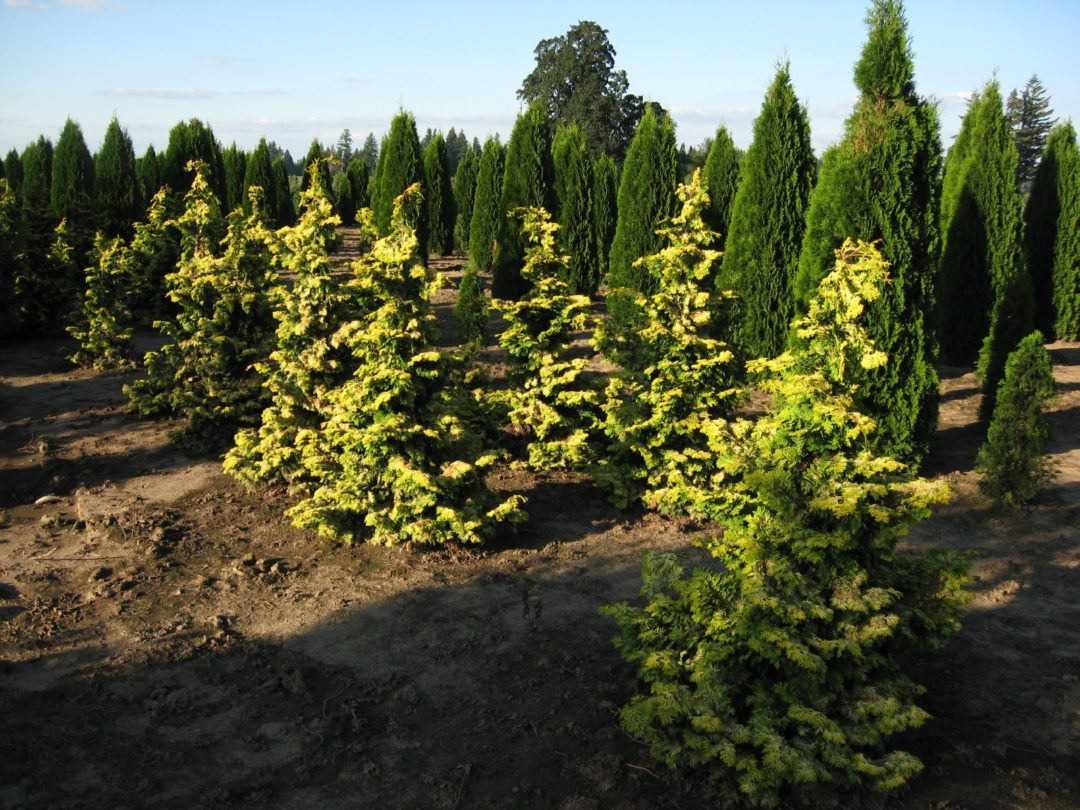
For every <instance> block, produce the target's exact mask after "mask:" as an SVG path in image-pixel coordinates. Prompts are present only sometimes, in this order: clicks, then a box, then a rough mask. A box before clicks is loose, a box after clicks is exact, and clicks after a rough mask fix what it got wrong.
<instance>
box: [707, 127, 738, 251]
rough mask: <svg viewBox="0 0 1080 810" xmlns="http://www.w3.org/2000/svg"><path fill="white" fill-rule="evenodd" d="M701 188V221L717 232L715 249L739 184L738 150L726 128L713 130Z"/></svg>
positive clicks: (728, 222) (724, 233) (725, 231)
mask: <svg viewBox="0 0 1080 810" xmlns="http://www.w3.org/2000/svg"><path fill="white" fill-rule="evenodd" d="M702 179H703V180H704V182H705V190H706V191H707V192H708V193H709V207H708V208H707V209H706V211H705V224H706V225H708V226H709V228H711V229H712V230H714V231H716V232H717V233H718V234H720V239H719V241H718V242H717V244H716V247H717V249H720V248H722V247H723V245H724V239H726V238H727V234H728V230H729V229H730V226H731V206H732V204H733V203H734V202H735V192H736V191H737V190H738V187H739V152H738V150H737V149H736V148H735V141H733V140H732V139H731V133H729V132H728V131H727V128H726V127H723V126H720V127H717V129H716V135H715V136H714V137H713V141H712V144H711V145H710V146H709V154H708V155H706V157H705V166H704V168H703V170H702Z"/></svg>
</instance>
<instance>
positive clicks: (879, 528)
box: [606, 241, 967, 807]
mask: <svg viewBox="0 0 1080 810" xmlns="http://www.w3.org/2000/svg"><path fill="white" fill-rule="evenodd" d="M884 283H885V264H884V262H883V261H882V259H881V256H880V254H879V253H878V252H877V250H876V249H875V248H874V247H873V246H871V245H868V244H866V243H862V242H860V243H858V244H853V243H851V242H850V241H848V242H846V243H845V245H844V247H843V248H841V249H840V250H839V251H837V261H836V264H835V266H834V269H833V271H832V273H831V274H829V275H828V276H827V277H826V278H825V279H824V280H823V281H822V283H821V286H820V287H819V291H818V294H817V296H816V297H815V298H814V299H813V300H812V302H811V304H810V309H809V312H808V314H807V315H806V317H805V318H802V319H799V320H797V321H795V323H794V324H793V328H794V329H795V330H796V331H797V332H798V335H799V337H800V341H799V342H798V343H797V344H796V348H794V349H792V351H790V352H787V353H785V354H782V355H780V356H779V357H777V358H775V359H772V360H760V361H755V362H754V363H752V364H750V365H751V368H750V371H751V373H752V374H754V375H757V376H758V377H759V380H758V383H757V385H758V387H759V388H760V389H761V390H763V391H764V392H765V394H766V395H767V398H768V402H769V404H768V406H767V409H766V412H765V414H764V415H763V416H762V417H760V418H758V419H757V420H747V419H737V420H734V421H732V422H730V423H718V425H717V430H716V431H715V432H714V434H713V436H712V447H713V449H714V452H715V453H716V454H717V455H718V464H719V465H720V466H722V467H723V469H724V470H725V471H726V472H727V475H728V481H727V482H726V494H725V497H724V498H723V499H722V501H721V502H720V503H721V505H722V508H721V509H720V510H719V514H718V517H720V518H721V520H722V522H723V524H724V525H725V531H724V532H723V534H722V535H721V536H719V537H716V538H714V539H711V540H708V541H706V542H705V543H704V545H705V547H706V548H707V549H708V551H709V552H710V553H711V555H712V556H713V557H714V558H715V563H714V564H713V565H712V566H710V567H707V568H699V569H697V570H694V571H693V572H692V573H691V574H689V575H686V573H685V572H684V570H683V568H682V566H681V565H680V564H679V563H678V562H677V561H676V560H675V558H674V557H672V556H670V555H659V556H656V557H651V558H649V559H647V561H646V564H645V567H644V571H643V583H644V584H643V587H642V596H643V597H644V599H645V600H646V605H645V606H644V607H643V608H638V607H631V606H629V605H627V604H625V603H624V604H618V605H613V606H610V607H609V608H606V611H607V612H608V613H609V615H611V616H613V617H614V618H615V619H616V621H617V622H618V624H619V625H620V628H621V630H622V635H621V638H620V639H619V641H618V642H617V643H618V646H619V647H620V649H621V650H622V652H623V654H624V655H626V656H627V658H628V659H629V660H630V661H632V662H634V663H635V664H637V665H638V667H639V670H640V674H641V677H642V678H643V680H644V681H645V683H646V684H647V687H648V690H647V692H646V693H645V694H642V695H639V696H637V697H635V698H634V699H633V701H632V702H631V703H630V704H629V705H628V706H626V707H625V708H624V709H623V710H622V721H623V724H624V725H625V727H626V728H627V729H628V730H629V731H630V733H631V734H633V735H635V736H636V737H639V738H641V739H643V740H645V741H646V742H648V744H649V745H650V747H651V750H652V753H653V755H654V756H655V757H656V758H657V759H659V760H660V761H662V762H664V763H666V764H667V765H669V766H671V767H700V768H702V769H704V770H705V771H706V772H707V773H708V775H709V776H710V777H711V778H712V779H713V780H715V782H716V784H717V786H718V788H719V789H720V790H721V791H722V792H723V793H724V794H725V796H726V798H727V800H728V801H729V802H730V803H731V804H736V803H737V804H738V805H739V806H748V805H749V806H763V807H773V806H777V805H779V804H781V803H793V802H796V801H810V800H812V799H814V798H815V797H820V796H821V795H826V796H829V797H830V798H833V799H834V800H835V798H836V795H837V792H838V791H840V790H842V789H844V788H846V787H854V786H859V785H863V786H868V787H871V788H874V789H880V790H889V789H893V788H895V787H897V786H899V785H901V784H903V783H904V782H905V781H906V780H907V779H909V778H910V777H911V776H912V775H914V774H915V773H917V772H918V771H919V770H920V769H921V767H922V765H921V763H920V762H919V760H918V759H917V758H916V757H914V756H913V755H912V754H910V753H908V752H905V751H902V750H898V749H895V748H892V747H891V746H890V745H889V742H888V738H889V737H890V736H892V735H894V734H896V733H898V732H901V731H904V730H905V729H909V728H913V727H916V726H919V725H921V724H922V723H924V722H925V721H926V720H927V719H928V715H927V713H926V712H925V711H924V710H923V709H921V708H920V707H919V706H917V705H916V704H915V699H916V698H917V697H918V696H919V695H920V694H921V693H922V689H921V687H919V686H918V685H917V684H915V683H914V682H913V681H912V680H911V678H910V677H909V676H908V675H907V674H906V673H905V672H904V670H903V664H902V662H903V660H904V656H906V655H908V654H909V653H910V652H911V651H912V650H914V649H919V648H924V647H931V648H933V647H937V646H940V645H941V644H942V643H943V641H944V639H945V638H946V637H947V636H948V635H949V634H950V633H952V632H954V631H955V630H956V629H957V627H958V623H959V616H960V610H961V606H962V604H963V602H964V594H963V591H962V587H963V584H964V582H965V581H966V568H967V566H966V563H965V562H964V561H963V560H962V559H960V558H958V557H956V556H953V555H948V554H930V555H926V556H915V555H906V554H905V555H900V554H897V553H896V551H895V548H896V543H897V541H898V539H899V538H901V537H902V536H903V535H904V534H905V533H906V532H907V528H908V526H909V524H911V523H912V522H914V521H917V520H920V519H922V518H924V517H926V516H927V515H928V514H929V511H930V506H931V505H932V504H934V503H939V502H941V501H944V500H945V499H946V497H947V494H948V492H947V488H946V487H945V485H944V484H937V483H933V482H930V481H926V480H922V479H918V478H916V477H914V475H913V474H912V472H911V471H910V470H909V469H908V468H907V467H906V466H905V465H903V464H902V463H900V462H898V461H895V460H893V459H891V458H887V457H883V456H876V455H874V453H873V452H872V451H871V450H870V449H869V448H870V447H871V446H872V445H871V444H870V442H869V441H868V438H869V437H870V436H871V435H872V433H873V431H874V428H875V425H874V422H873V420H872V419H871V418H869V417H868V416H866V415H864V414H861V413H858V412H857V411H854V410H853V402H854V399H853V397H854V395H855V390H854V386H853V385H852V383H851V380H852V379H853V378H854V376H855V373H856V372H858V373H859V374H860V375H861V374H862V373H864V372H865V371H867V370H871V369H874V368H877V367H880V366H881V365H882V364H883V363H885V362H886V358H885V357H884V356H883V355H882V354H881V353H880V352H879V351H877V350H876V349H875V347H874V345H873V344H872V342H871V341H870V340H869V339H868V338H867V336H866V332H865V330H864V328H863V326H862V325H861V324H860V323H859V318H860V317H861V316H862V314H863V312H864V309H865V308H866V305H867V303H868V302H870V301H873V300H874V299H876V298H877V296H878V295H879V294H880V291H881V287H882V285H883V284H884Z"/></svg>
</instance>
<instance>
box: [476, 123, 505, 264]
mask: <svg viewBox="0 0 1080 810" xmlns="http://www.w3.org/2000/svg"><path fill="white" fill-rule="evenodd" d="M502 178H503V148H502V144H501V143H499V139H498V138H497V137H492V138H488V139H487V141H486V142H485V143H484V151H483V153H482V154H481V156H480V167H479V168H478V169H477V171H476V196H475V197H474V198H473V214H472V222H470V223H469V264H471V265H472V266H473V267H475V268H476V269H477V270H490V269H491V266H492V265H493V264H494V263H495V240H496V238H497V233H498V226H499V197H500V195H501V194H502Z"/></svg>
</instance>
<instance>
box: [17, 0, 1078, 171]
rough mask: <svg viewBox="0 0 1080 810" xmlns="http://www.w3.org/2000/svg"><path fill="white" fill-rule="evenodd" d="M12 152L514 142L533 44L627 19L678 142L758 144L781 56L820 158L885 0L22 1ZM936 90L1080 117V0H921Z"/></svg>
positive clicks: (619, 62) (920, 52) (619, 38)
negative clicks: (438, 137) (1016, 100)
mask: <svg viewBox="0 0 1080 810" xmlns="http://www.w3.org/2000/svg"><path fill="white" fill-rule="evenodd" d="M2 2H3V5H0V150H2V151H3V152H4V153H6V152H7V151H8V150H9V149H11V148H12V147H14V148H16V149H19V150H20V151H21V150H22V149H23V147H24V146H25V145H26V144H27V143H28V142H30V141H31V140H34V139H35V138H36V137H37V136H38V135H40V134H44V135H46V136H47V137H49V138H51V139H52V140H53V142H54V143H55V141H56V139H57V137H59V133H60V130H61V129H62V127H63V125H64V121H65V120H66V119H67V118H68V117H71V118H72V119H74V120H75V121H77V122H78V123H79V124H80V125H81V127H82V129H83V133H84V135H85V137H86V140H87V144H88V145H89V147H90V149H91V150H92V151H94V150H96V149H97V148H98V146H99V145H100V143H101V140H102V137H103V135H104V131H105V127H106V126H107V125H108V123H109V120H110V119H111V118H112V117H113V115H115V116H116V117H117V118H118V119H119V121H120V123H121V124H122V125H123V126H124V127H125V128H126V129H127V130H128V132H129V134H130V135H131V137H132V139H133V141H134V143H135V149H136V152H137V153H139V154H141V153H142V152H143V151H145V149H146V147H147V146H148V145H150V144H153V145H154V146H155V148H157V149H159V150H161V149H163V148H164V147H165V145H166V144H167V142H168V132H169V130H170V129H171V128H172V126H173V125H174V124H175V123H176V122H177V121H180V120H184V119H188V118H192V117H197V118H201V119H203V120H204V121H207V122H208V123H209V124H210V125H211V126H212V128H213V130H214V132H215V134H216V135H217V137H218V139H219V140H220V141H222V143H223V144H225V145H228V144H229V143H230V142H233V141H235V142H236V143H237V144H239V145H240V146H241V147H243V148H251V147H252V146H254V145H255V143H257V141H258V139H259V137H260V136H265V137H266V138H267V139H268V140H274V141H277V143H278V144H279V145H281V146H282V147H284V148H288V149H289V150H290V151H291V152H292V154H293V156H294V157H296V158H300V157H301V156H302V155H303V154H304V153H305V152H306V151H307V147H308V145H309V144H310V143H311V140H312V139H313V138H318V139H319V140H320V141H321V142H323V143H327V144H329V143H334V142H336V141H337V139H338V135H339V134H340V132H341V131H342V130H343V129H344V128H346V127H348V128H349V129H350V130H351V131H352V133H353V137H354V139H355V140H357V141H358V142H361V141H362V140H363V138H364V137H365V136H366V135H367V133H368V132H374V133H375V134H376V135H377V136H381V135H382V133H383V132H385V131H386V129H387V128H388V127H389V122H390V119H391V118H392V117H393V115H394V114H395V113H396V112H397V110H398V109H399V108H402V107H403V108H405V109H407V110H409V111H411V112H412V113H413V114H414V115H415V116H416V120H417V125H418V128H419V129H420V131H421V133H423V130H424V129H425V128H427V127H432V128H436V129H442V130H443V131H446V130H448V129H449V128H450V127H451V126H454V127H456V128H457V129H463V130H464V131H465V132H466V134H468V135H469V137H470V138H471V137H473V136H478V137H480V139H481V140H483V138H484V137H485V136H487V135H488V134H492V133H501V134H502V135H503V137H504V139H505V137H506V136H507V135H508V134H509V131H510V128H511V126H512V125H513V121H514V117H515V116H516V115H517V113H518V110H519V103H518V100H517V97H516V95H515V93H516V91H517V89H518V87H519V86H520V85H521V80H522V79H523V78H524V77H525V76H526V75H527V74H528V73H529V72H530V71H531V70H532V68H533V66H534V59H533V49H534V48H535V47H536V44H537V42H539V41H540V40H541V39H544V38H547V37H553V36H558V35H560V34H563V33H565V32H566V31H567V29H568V28H570V27H571V26H572V25H574V24H575V23H576V22H578V21H579V20H593V21H595V22H597V23H599V24H600V25H601V26H603V27H604V28H606V29H608V37H609V39H610V41H611V43H612V45H613V46H614V48H615V50H616V54H617V55H616V67H618V68H620V69H623V70H625V71H626V73H627V77H628V78H629V81H630V89H631V91H632V92H635V93H638V94H641V95H643V96H645V97H646V98H647V99H651V100H654V101H657V102H659V103H660V104H662V105H664V106H665V107H667V108H668V109H669V110H671V111H672V113H673V116H674V118H675V121H676V124H677V136H678V139H679V140H680V141H681V142H683V143H687V144H696V143H700V142H701V141H702V140H703V139H704V138H705V137H707V136H709V135H711V134H712V132H713V131H715V129H716V127H717V125H719V124H724V125H725V126H727V127H728V129H729V130H730V131H731V133H732V135H733V137H734V139H735V142H736V144H737V145H739V146H741V147H744V148H745V147H746V146H748V145H749V143H750V139H751V136H752V125H753V120H754V117H755V116H756V115H757V113H758V110H759V109H760V106H761V100H762V96H763V94H764V91H765V88H766V87H767V86H768V84H769V82H770V81H771V79H772V77H773V74H774V72H775V67H776V64H777V61H778V60H780V59H785V58H786V59H789V60H790V63H791V74H792V80H793V82H794V85H795V89H796V92H797V93H798V95H799V98H800V99H801V101H802V102H803V103H804V104H805V105H806V106H807V108H808V111H809V113H810V118H811V126H812V130H813V139H814V145H815V148H817V149H818V150H819V151H820V150H821V149H823V148H824V147H826V146H828V145H829V144H830V143H834V142H835V141H836V140H838V139H839V137H840V135H841V132H842V128H843V121H844V118H845V117H846V116H847V115H848V113H849V112H850V110H851V106H852V103H853V102H854V99H855V95H856V93H855V89H854V86H853V84H852V79H851V75H852V67H853V65H854V63H855V61H856V59H857V58H858V55H859V51H860V50H861V48H862V44H863V41H864V40H865V35H866V28H865V24H864V17H865V13H866V9H867V7H868V5H869V0H815V1H814V2H811V1H810V0H802V1H799V0H750V2H747V0H711V1H710V2H683V0H669V2H666V3H663V4H661V3H657V2H655V0H651V2H637V1H636V0H622V2H573V3H571V2H564V0H546V1H545V2H541V3H515V2H511V1H510V0H503V2H475V3H470V2H464V1H463V0H457V2H452V0H442V1H441V2H438V3H433V2H427V0H413V1H412V2H399V3H395V2H387V1H386V0H380V2H377V3H375V2H367V1H366V0H351V1H348V0H346V1H343V2H337V0H334V2H317V1H316V2H310V3H303V4H301V3H285V2H273V0H263V2H248V0H216V1H215V2H208V1H207V0H2ZM906 8H907V16H908V21H909V27H910V34H911V37H912V46H913V49H914V52H915V65H916V81H917V86H918V90H919V92H920V93H921V94H923V95H927V96H933V97H935V98H937V99H938V100H939V102H940V109H941V121H942V136H943V141H944V143H945V145H946V146H948V144H949V143H950V142H951V140H952V138H953V136H954V135H955V134H956V131H957V129H958V128H959V122H960V115H961V114H962V112H963V110H964V99H965V97H966V95H967V94H968V93H970V92H971V91H972V90H975V89H978V88H979V87H981V86H983V85H984V84H985V83H986V82H987V81H988V80H989V79H991V78H992V77H994V76H995V75H996V76H997V78H998V80H999V81H1000V83H1001V86H1002V91H1003V95H1004V94H1006V93H1007V92H1008V91H1009V90H1010V89H1011V88H1013V87H1022V86H1023V84H1024V82H1025V81H1026V80H1027V79H1028V77H1030V76H1031V75H1032V74H1033V73H1037V74H1038V75H1039V77H1040V78H1041V79H1042V81H1043V84H1044V85H1045V86H1046V88H1047V90H1048V92H1049V93H1050V96H1051V101H1052V104H1053V107H1054V110H1055V114H1056V115H1058V116H1059V117H1061V118H1072V119H1073V121H1074V122H1075V123H1078V124H1080V47H1078V45H1077V40H1078V38H1080V0H1026V2H1022V3H1018V2H1015V0H1009V1H1006V0H908V2H907V4H906Z"/></svg>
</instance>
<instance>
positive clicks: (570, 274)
mask: <svg viewBox="0 0 1080 810" xmlns="http://www.w3.org/2000/svg"><path fill="white" fill-rule="evenodd" d="M551 157H552V164H553V166H554V170H555V200H556V206H557V207H556V212H557V217H556V218H557V220H558V223H559V226H560V227H559V229H558V232H557V233H556V235H555V244H556V245H557V246H558V250H559V251H560V252H561V253H564V254H566V255H567V256H568V257H569V258H568V261H567V266H566V269H565V272H566V274H567V276H566V278H565V279H564V281H566V282H568V283H569V285H570V289H571V291H572V292H574V293H576V294H583V295H591V294H592V293H594V292H596V288H597V287H598V286H600V276H599V273H598V271H599V269H600V268H599V257H598V255H597V248H596V223H595V221H594V220H593V206H592V195H593V182H594V181H593V161H592V158H590V157H589V151H588V148H587V146H586V144H585V136H584V135H583V134H582V132H581V130H580V129H578V127H577V126H576V125H574V124H571V125H570V126H568V127H562V128H561V129H559V130H558V132H556V134H555V140H554V141H553V142H552V145H551Z"/></svg>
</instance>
